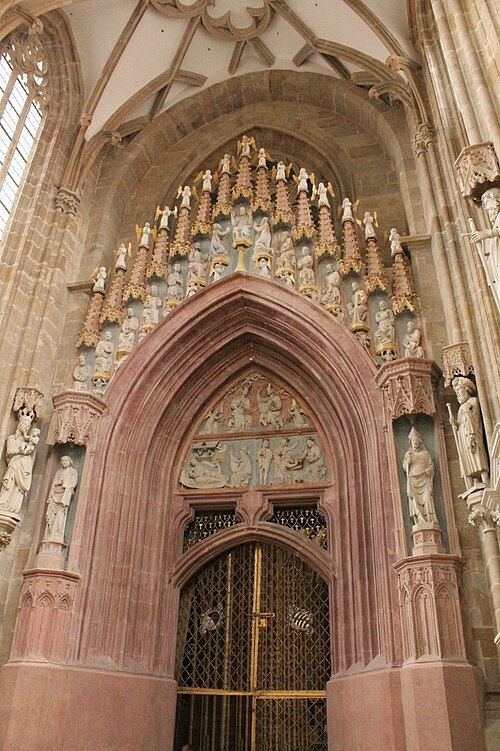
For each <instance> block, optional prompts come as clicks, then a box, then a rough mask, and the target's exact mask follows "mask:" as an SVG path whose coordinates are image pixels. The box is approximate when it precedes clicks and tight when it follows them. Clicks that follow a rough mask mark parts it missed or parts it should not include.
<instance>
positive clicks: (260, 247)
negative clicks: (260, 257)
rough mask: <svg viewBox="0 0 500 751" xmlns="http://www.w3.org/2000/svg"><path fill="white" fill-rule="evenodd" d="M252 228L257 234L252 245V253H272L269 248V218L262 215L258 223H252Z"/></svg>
mask: <svg viewBox="0 0 500 751" xmlns="http://www.w3.org/2000/svg"><path fill="white" fill-rule="evenodd" d="M253 228H254V230H255V232H256V234H257V239H256V240H255V245H254V250H253V252H254V255H256V254H258V253H267V254H269V255H271V254H272V252H273V249H272V248H271V227H270V226H269V219H268V218H267V216H263V217H262V219H261V220H260V224H254V225H253Z"/></svg>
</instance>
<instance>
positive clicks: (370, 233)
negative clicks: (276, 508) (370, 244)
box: [363, 211, 377, 240]
mask: <svg viewBox="0 0 500 751" xmlns="http://www.w3.org/2000/svg"><path fill="white" fill-rule="evenodd" d="M376 216H377V212H375V217H376ZM374 223H375V219H374V217H373V216H372V215H371V214H370V212H369V211H365V213H364V216H363V224H364V226H365V240H368V238H369V237H377V234H376V232H375V229H374V226H373V225H374Z"/></svg>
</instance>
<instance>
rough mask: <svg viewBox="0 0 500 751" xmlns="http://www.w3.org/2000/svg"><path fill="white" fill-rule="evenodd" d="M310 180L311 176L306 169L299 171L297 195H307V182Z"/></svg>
mask: <svg viewBox="0 0 500 751" xmlns="http://www.w3.org/2000/svg"><path fill="white" fill-rule="evenodd" d="M308 180H309V175H308V173H307V170H306V169H305V168H304V167H301V168H300V170H299V177H298V182H297V193H303V192H305V193H307V181H308Z"/></svg>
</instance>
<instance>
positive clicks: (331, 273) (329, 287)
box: [321, 263, 342, 305]
mask: <svg viewBox="0 0 500 751" xmlns="http://www.w3.org/2000/svg"><path fill="white" fill-rule="evenodd" d="M325 271H326V274H325V276H324V278H323V283H322V285H321V303H322V304H323V305H332V304H333V305H340V286H341V284H342V279H341V278H340V274H339V272H338V271H335V269H334V268H333V264H332V263H327V264H326V268H325Z"/></svg>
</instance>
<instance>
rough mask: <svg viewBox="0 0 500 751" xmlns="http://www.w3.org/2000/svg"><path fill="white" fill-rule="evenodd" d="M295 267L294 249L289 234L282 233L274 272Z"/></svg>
mask: <svg viewBox="0 0 500 751" xmlns="http://www.w3.org/2000/svg"><path fill="white" fill-rule="evenodd" d="M295 265H296V260H295V248H294V247H293V242H292V238H291V237H290V233H289V232H282V233H281V237H280V244H279V247H278V258H277V260H276V271H278V270H280V269H294V268H295Z"/></svg>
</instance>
